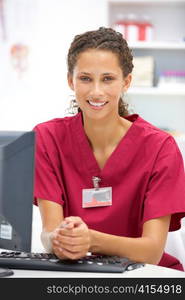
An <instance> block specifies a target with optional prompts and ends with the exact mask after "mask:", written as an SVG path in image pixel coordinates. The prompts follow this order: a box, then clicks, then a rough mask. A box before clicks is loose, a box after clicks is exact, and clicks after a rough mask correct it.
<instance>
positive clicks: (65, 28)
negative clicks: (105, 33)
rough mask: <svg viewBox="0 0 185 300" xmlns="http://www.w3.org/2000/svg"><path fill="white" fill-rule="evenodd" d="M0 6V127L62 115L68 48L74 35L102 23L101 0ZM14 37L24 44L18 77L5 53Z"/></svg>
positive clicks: (23, 126) (26, 125)
mask: <svg viewBox="0 0 185 300" xmlns="http://www.w3.org/2000/svg"><path fill="white" fill-rule="evenodd" d="M5 8H6V24H7V39H6V40H5V41H3V43H1V44H2V45H1V52H0V130H30V129H32V128H33V126H34V125H36V124H37V123H39V122H42V121H46V120H48V119H51V118H55V117H61V116H63V115H64V111H65V108H66V107H67V106H68V105H67V104H68V103H69V98H70V97H69V96H70V94H71V91H70V90H69V88H68V86H67V80H66V54H67V50H68V47H69V45H70V42H71V41H72V39H73V37H74V35H76V34H79V33H82V32H85V31H86V30H92V29H97V28H98V27H99V26H107V18H108V13H107V1H106V0H88V1H87V0H78V1H77V0H13V1H12V0H7V5H6V7H5ZM26 9H29V13H28V12H27V11H26ZM25 15H26V16H27V18H28V20H27V19H26V17H25ZM23 16H24V17H23ZM21 18H22V19H21ZM17 19H19V22H17ZM21 20H22V23H21ZM24 23H25V24H24ZM18 41H22V42H24V43H26V44H28V45H29V47H30V53H29V66H28V71H27V72H26V73H25V74H24V75H23V77H22V78H21V79H20V78H18V76H17V74H16V72H15V70H14V69H13V68H12V65H11V60H10V55H9V49H10V46H11V45H12V44H14V43H16V42H18Z"/></svg>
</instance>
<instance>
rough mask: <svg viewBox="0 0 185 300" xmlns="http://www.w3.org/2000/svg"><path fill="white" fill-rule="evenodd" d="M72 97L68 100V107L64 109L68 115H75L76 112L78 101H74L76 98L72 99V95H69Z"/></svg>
mask: <svg viewBox="0 0 185 300" xmlns="http://www.w3.org/2000/svg"><path fill="white" fill-rule="evenodd" d="M71 97H72V99H71V100H70V104H69V107H68V108H67V109H66V113H67V114H70V115H75V114H77V113H78V109H79V106H78V103H77V102H76V99H74V96H73V95H71Z"/></svg>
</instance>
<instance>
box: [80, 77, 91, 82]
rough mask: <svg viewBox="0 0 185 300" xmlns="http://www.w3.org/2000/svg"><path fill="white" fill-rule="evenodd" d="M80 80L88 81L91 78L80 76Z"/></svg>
mask: <svg viewBox="0 0 185 300" xmlns="http://www.w3.org/2000/svg"><path fill="white" fill-rule="evenodd" d="M80 80H81V81H90V80H91V78H89V77H88V76H82V77H80Z"/></svg>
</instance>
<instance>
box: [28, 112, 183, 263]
mask: <svg viewBox="0 0 185 300" xmlns="http://www.w3.org/2000/svg"><path fill="white" fill-rule="evenodd" d="M126 119H127V120H129V121H131V122H132V125H131V127H130V128H129V129H128V131H127V133H126V134H125V135H124V137H123V138H122V139H121V141H120V142H119V144H118V146H117V147H116V149H115V150H114V152H113V153H112V154H111V156H110V157H109V158H108V160H107V162H106V164H105V166H104V167H103V169H101V168H100V167H99V165H98V163H97V161H96V159H95V156H94V154H93V151H92V149H91V147H90V144H89V142H88V138H87V136H86V134H85V131H84V128H83V117H82V113H78V114H77V115H75V116H73V117H65V118H57V119H53V120H50V121H48V122H44V123H41V124H38V125H37V126H36V127H35V128H34V131H35V132H36V161H35V188H34V197H35V204H37V201H36V199H37V198H40V199H45V200H50V201H54V202H56V203H59V204H61V205H63V209H64V216H65V217H66V216H80V217H81V218H82V219H83V220H84V222H85V223H86V224H87V225H88V227H89V228H91V229H94V230H97V231H101V232H105V233H109V234H113V235H119V236H126V237H140V236H141V234H142V227H143V223H144V222H146V221H147V220H150V219H153V218H158V217H161V216H165V215H170V214H171V215H172V217H171V223H170V231H174V230H177V229H179V228H180V219H181V218H182V217H184V216H185V174H184V166H183V160H182V156H181V153H180V151H179V149H178V146H177V145H176V142H175V140H174V138H173V137H172V136H171V135H169V134H168V133H166V132H164V131H162V130H160V129H158V128H157V127H155V126H153V125H151V124H150V123H148V122H146V121H145V120H143V119H142V118H141V117H140V116H138V115H136V114H134V115H130V116H128V117H127V118H126ZM93 176H98V177H100V178H101V182H100V187H106V186H111V187H112V206H106V207H93V208H82V189H88V188H93V182H92V177H93ZM160 265H163V266H167V267H172V268H177V269H182V267H181V266H180V265H178V261H177V260H176V259H175V258H173V257H171V256H168V255H167V254H164V255H163V257H162V259H161V262H160Z"/></svg>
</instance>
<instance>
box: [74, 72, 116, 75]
mask: <svg viewBox="0 0 185 300" xmlns="http://www.w3.org/2000/svg"><path fill="white" fill-rule="evenodd" d="M79 74H83V75H91V73H88V72H80V73H79ZM102 75H115V74H114V73H111V72H106V73H103V74H102Z"/></svg>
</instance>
